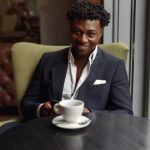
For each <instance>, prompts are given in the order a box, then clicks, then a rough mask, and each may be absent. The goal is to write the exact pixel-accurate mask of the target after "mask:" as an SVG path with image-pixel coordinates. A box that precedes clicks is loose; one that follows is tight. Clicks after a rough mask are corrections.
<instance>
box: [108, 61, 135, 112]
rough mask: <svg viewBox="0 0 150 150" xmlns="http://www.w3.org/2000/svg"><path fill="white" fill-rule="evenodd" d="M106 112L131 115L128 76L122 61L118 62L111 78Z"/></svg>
mask: <svg viewBox="0 0 150 150" xmlns="http://www.w3.org/2000/svg"><path fill="white" fill-rule="evenodd" d="M108 110H111V111H114V112H120V113H128V114H133V109H132V100H131V95H130V87H129V82H128V75H127V72H126V68H125V63H124V61H122V60H120V61H119V63H118V65H117V67H116V70H115V72H114V75H113V78H112V82H111V86H110V95H109V108H108Z"/></svg>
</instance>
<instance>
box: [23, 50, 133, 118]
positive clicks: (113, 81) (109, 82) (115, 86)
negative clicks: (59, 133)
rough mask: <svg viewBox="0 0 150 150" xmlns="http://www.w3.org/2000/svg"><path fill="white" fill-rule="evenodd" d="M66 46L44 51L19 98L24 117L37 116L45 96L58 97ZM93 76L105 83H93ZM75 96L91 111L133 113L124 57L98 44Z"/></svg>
mask: <svg viewBox="0 0 150 150" xmlns="http://www.w3.org/2000/svg"><path fill="white" fill-rule="evenodd" d="M68 50H69V48H66V49H63V50H61V51H57V52H48V53H45V54H44V55H43V56H42V57H41V59H40V61H39V64H38V66H37V68H36V70H35V73H34V75H33V78H32V81H31V83H30V85H29V87H28V89H27V91H26V93H25V95H24V97H23V99H22V101H21V110H22V113H23V115H24V116H25V117H27V118H34V117H36V109H37V106H38V105H39V104H40V103H43V102H45V101H47V100H51V99H56V100H61V98H62V92H63V86H64V81H65V77H66V72H67V66H68ZM96 80H105V81H106V83H104V84H98V85H94V82H95V81H96ZM77 99H80V100H82V101H84V103H85V107H87V108H89V109H90V110H91V111H104V110H106V111H113V112H119V113H127V114H133V112H132V101H131V97H130V90H129V83H128V77H127V73H126V69H125V64H124V61H123V60H120V59H118V58H116V57H114V56H112V55H110V54H108V53H106V52H104V51H103V50H102V49H100V48H98V52H97V55H96V58H95V59H94V62H93V64H92V66H91V69H90V73H89V76H88V77H87V79H86V80H85V81H84V82H83V84H82V85H81V87H80V88H79V93H78V96H77Z"/></svg>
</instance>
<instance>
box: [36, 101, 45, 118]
mask: <svg viewBox="0 0 150 150" xmlns="http://www.w3.org/2000/svg"><path fill="white" fill-rule="evenodd" d="M43 104H44V103H41V104H40V105H39V106H38V107H37V109H36V116H37V117H38V118H41V116H40V109H41V107H42V106H43Z"/></svg>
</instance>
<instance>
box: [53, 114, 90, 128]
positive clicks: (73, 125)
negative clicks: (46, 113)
mask: <svg viewBox="0 0 150 150" xmlns="http://www.w3.org/2000/svg"><path fill="white" fill-rule="evenodd" d="M80 122H85V123H84V124H80ZM90 122H91V120H90V119H89V118H88V117H86V116H81V117H79V118H78V121H77V123H70V122H66V121H65V120H64V119H63V117H62V116H61V115H60V116H57V117H55V118H54V119H53V120H52V123H53V124H54V125H55V126H57V127H59V128H63V129H80V128H84V127H86V126H88V125H89V124H90Z"/></svg>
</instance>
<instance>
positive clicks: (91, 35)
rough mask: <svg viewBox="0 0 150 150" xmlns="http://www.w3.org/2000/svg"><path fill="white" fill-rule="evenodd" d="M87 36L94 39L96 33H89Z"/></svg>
mask: <svg viewBox="0 0 150 150" xmlns="http://www.w3.org/2000/svg"><path fill="white" fill-rule="evenodd" d="M87 35H88V37H94V36H95V35H96V33H92V32H90V33H88V34H87Z"/></svg>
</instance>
